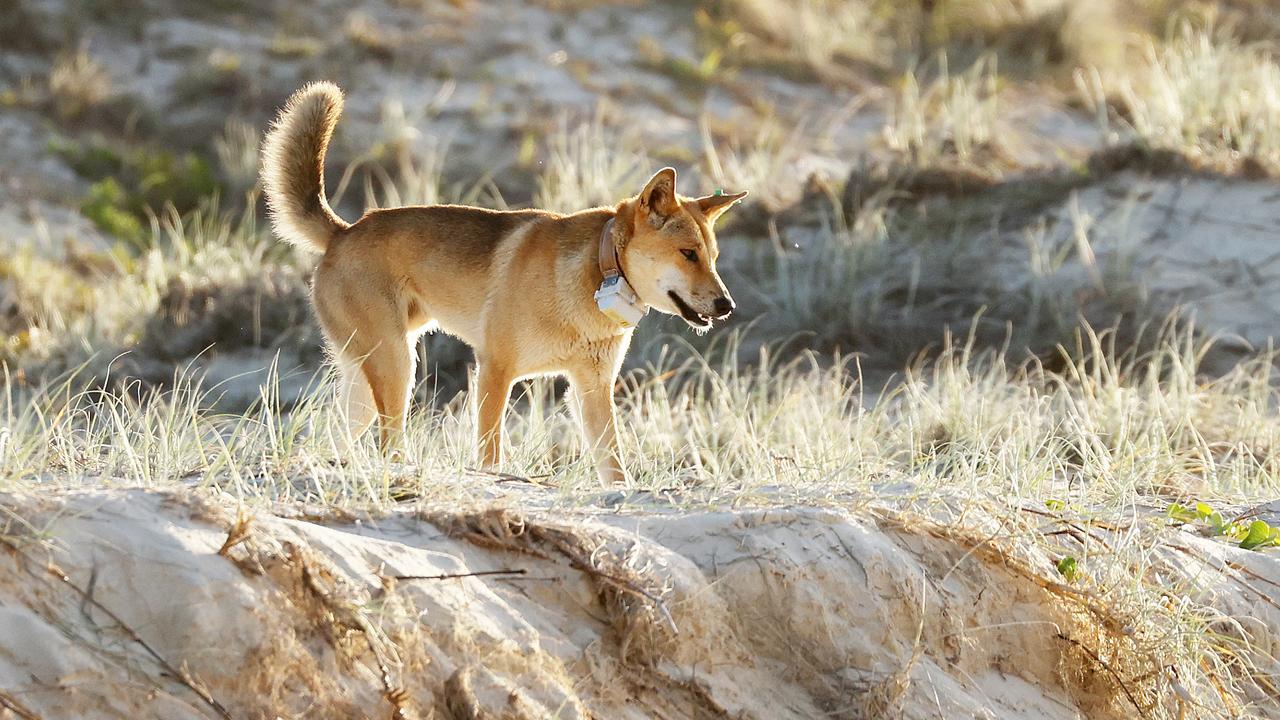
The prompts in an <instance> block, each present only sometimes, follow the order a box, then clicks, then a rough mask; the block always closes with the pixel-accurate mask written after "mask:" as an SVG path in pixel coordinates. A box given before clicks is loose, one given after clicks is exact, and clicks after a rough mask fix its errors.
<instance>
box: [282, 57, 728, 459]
mask: <svg viewBox="0 0 1280 720" xmlns="http://www.w3.org/2000/svg"><path fill="white" fill-rule="evenodd" d="M341 112H342V92H341V91H340V90H339V89H338V88H337V87H336V86H335V85H333V84H331V83H327V82H319V83H313V84H310V85H307V86H306V87H304V88H302V89H301V90H299V91H298V92H297V93H295V94H294V95H293V97H292V98H290V99H289V101H288V103H287V104H286V105H285V107H284V109H283V110H282V111H281V112H280V116H279V118H278V119H277V120H276V122H275V124H274V125H273V126H272V127H271V129H270V131H269V132H268V133H267V136H266V140H265V141H264V143H263V169H262V179H263V187H264V191H265V193H266V199H267V204H268V206H269V208H270V210H271V219H272V225H273V227H274V229H275V232H276V234H277V235H279V236H280V237H281V238H283V239H284V240H287V241H288V242H291V243H294V244H296V245H300V246H302V247H305V248H309V249H311V250H314V251H317V252H321V253H324V256H323V257H322V258H321V259H320V263H319V265H318V266H317V267H316V270H315V278H314V281H313V284H312V289H311V301H312V305H313V307H314V308H315V313H316V317H317V318H318V319H319V321H320V326H321V328H322V329H323V330H324V335H325V339H326V340H327V342H328V344H329V347H330V349H331V350H332V352H333V356H334V358H335V359H336V360H337V362H338V365H339V367H340V369H341V371H342V377H343V381H344V390H343V396H344V398H345V404H346V411H347V414H348V418H349V421H350V423H351V428H352V431H353V433H354V434H359V433H362V432H364V430H365V429H367V428H368V427H369V425H370V424H372V422H373V420H374V417H375V414H376V416H377V418H378V419H379V425H380V431H381V432H380V437H379V439H380V442H381V445H382V447H383V448H384V449H388V448H391V447H393V446H394V445H395V444H396V443H397V441H398V440H399V439H400V436H401V434H402V433H403V431H404V425H405V414H406V413H407V411H408V405H409V398H410V396H411V394H412V390H413V382H414V370H415V368H414V364H415V358H416V354H415V353H414V350H413V347H414V343H415V342H416V341H417V340H418V338H419V337H420V336H421V335H422V333H423V332H426V331H427V330H430V329H433V328H436V327H438V328H440V329H441V330H444V331H445V332H447V333H450V334H452V335H455V336H457V337H458V338H461V339H462V340H463V341H465V342H466V343H467V344H469V345H470V346H471V347H472V349H473V350H474V351H475V356H476V362H477V364H478V368H477V374H476V378H475V387H474V388H473V390H474V397H475V398H476V404H477V413H478V420H479V422H478V430H479V453H480V460H481V463H482V464H483V465H484V466H485V467H488V468H495V469H496V468H497V467H499V466H500V465H501V463H502V445H503V431H502V426H503V415H504V413H505V411H506V406H507V398H508V396H509V395H510V392H511V386H512V385H513V384H514V383H515V382H516V381H517V380H520V379H524V378H529V377H534V376H539V375H552V374H558V375H565V376H567V377H568V378H569V381H570V383H571V385H572V388H573V393H574V406H575V409H576V414H577V417H578V421H579V422H580V423H581V427H582V432H583V438H584V440H585V441H586V444H587V446H588V447H589V448H591V452H592V453H593V458H594V460H595V462H596V468H597V470H598V472H599V474H600V478H601V480H602V481H604V482H612V481H616V480H620V479H623V478H624V477H625V476H624V471H623V466H622V462H621V460H620V458H619V454H618V448H617V436H616V431H615V428H614V407H613V386H614V382H615V380H616V378H617V375H618V370H619V368H620V367H621V366H622V359H623V355H624V354H625V353H626V350H627V345H628V343H630V341H631V333H632V329H633V328H634V326H635V322H636V321H637V320H639V318H640V317H641V316H643V315H644V313H645V312H647V310H648V308H650V307H652V308H655V309H657V310H658V311H660V312H664V313H668V314H671V315H679V316H680V317H682V318H684V319H685V321H686V322H688V323H689V325H691V326H692V327H694V328H697V329H700V330H702V329H706V328H709V327H710V326H711V322H712V320H717V319H722V318H726V317H728V316H729V314H730V313H731V312H733V308H734V303H733V300H732V298H730V296H729V292H728V290H726V289H725V286H724V283H723V282H722V281H721V280H720V276H719V275H718V274H717V273H716V257H717V255H718V254H719V249H718V248H717V246H716V237H715V233H714V232H712V226H713V224H714V223H715V220H716V218H717V217H719V216H720V214H721V213H723V212H724V211H725V210H727V209H728V208H729V206H731V205H732V204H734V202H736V201H737V200H739V199H741V198H742V197H743V196H744V195H746V193H745V192H743V193H734V194H716V195H711V196H707V197H702V198H697V199H692V198H687V197H684V196H681V195H679V194H677V193H676V173H675V170H673V169H671V168H664V169H662V170H659V171H658V172H657V174H655V175H654V176H653V177H652V178H651V179H650V180H649V182H648V183H647V184H646V185H645V187H644V189H643V190H641V191H640V194H639V195H636V196H635V197H632V198H627V199H625V200H623V201H621V202H619V203H618V204H617V205H616V206H614V207H602V208H593V209H590V210H584V211H582V212H578V213H574V214H572V215H560V214H557V213H552V212H547V211H544V210H518V211H510V212H499V211H494V210H486V209H483V208H474V207H464V206H458V205H431V206H419V207H400V208H390V209H386V210H372V211H369V212H366V213H365V215H364V217H362V218H360V219H359V220H358V221H356V222H355V223H347V222H345V221H344V220H343V219H342V218H340V217H338V215H337V214H336V213H335V212H334V211H333V210H332V208H330V207H329V203H328V200H327V199H326V198H325V191H324V158H325V151H326V148H327V147H328V144H329V139H330V137H331V136H332V134H333V129H334V126H335V125H336V124H337V122H338V116H339V115H340V114H341Z"/></svg>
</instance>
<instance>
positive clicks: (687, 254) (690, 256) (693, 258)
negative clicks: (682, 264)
mask: <svg viewBox="0 0 1280 720" xmlns="http://www.w3.org/2000/svg"><path fill="white" fill-rule="evenodd" d="M680 254H681V255H683V256H684V259H685V260H688V261H689V262H698V253H696V252H694V251H692V250H681V251H680Z"/></svg>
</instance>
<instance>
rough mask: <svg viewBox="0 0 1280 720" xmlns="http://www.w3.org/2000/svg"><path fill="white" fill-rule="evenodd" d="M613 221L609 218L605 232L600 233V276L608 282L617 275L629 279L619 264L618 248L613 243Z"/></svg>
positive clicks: (605, 225)
mask: <svg viewBox="0 0 1280 720" xmlns="http://www.w3.org/2000/svg"><path fill="white" fill-rule="evenodd" d="M613 220H614V219H613V218H609V222H607V223H605V224H604V230H602V231H600V274H601V275H604V278H605V279H606V280H608V279H609V278H611V277H614V276H616V275H622V277H623V278H624V279H625V278H626V277H627V276H626V274H624V273H623V272H622V266H621V265H619V264H618V246H617V245H616V244H615V243H614V242H613Z"/></svg>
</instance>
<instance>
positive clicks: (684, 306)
mask: <svg viewBox="0 0 1280 720" xmlns="http://www.w3.org/2000/svg"><path fill="white" fill-rule="evenodd" d="M667 297H669V298H671V302H673V303H675V304H676V309H678V310H679V311H680V317H682V318H684V321H685V322H687V323H689V325H690V326H692V327H693V328H695V329H697V330H705V329H706V328H709V327H711V316H710V315H703V314H702V313H700V312H698V311H697V310H694V309H693V308H691V307H689V303H687V302H685V301H684V300H683V299H682V298H681V297H680V296H679V295H677V294H676V293H675V291H672V290H668V291H667Z"/></svg>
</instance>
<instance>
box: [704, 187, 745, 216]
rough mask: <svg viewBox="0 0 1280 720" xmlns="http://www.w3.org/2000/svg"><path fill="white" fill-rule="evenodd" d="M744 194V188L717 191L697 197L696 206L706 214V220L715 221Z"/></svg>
mask: <svg viewBox="0 0 1280 720" xmlns="http://www.w3.org/2000/svg"><path fill="white" fill-rule="evenodd" d="M746 196H747V191H746V190H743V191H742V192H736V193H723V192H717V193H716V194H715V195H708V196H706V197H700V198H698V208H699V209H701V210H702V214H703V215H706V216H707V222H709V223H715V221H716V218H718V217H720V216H721V215H723V214H724V211H725V210H728V209H729V208H731V207H733V206H734V204H735V203H737V202H738V201H739V200H741V199H742V198H744V197H746Z"/></svg>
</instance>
